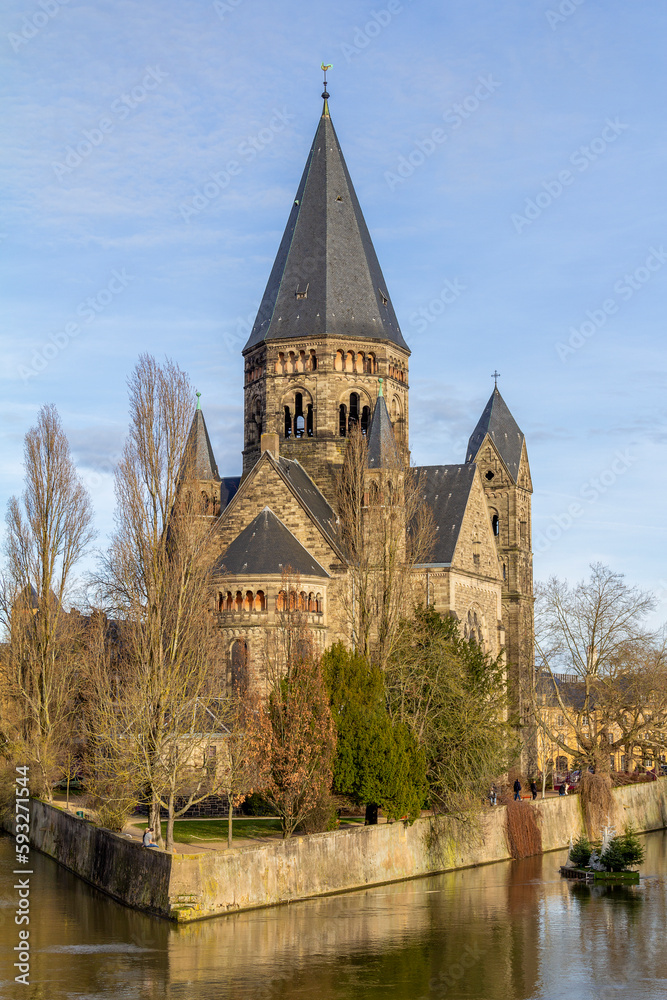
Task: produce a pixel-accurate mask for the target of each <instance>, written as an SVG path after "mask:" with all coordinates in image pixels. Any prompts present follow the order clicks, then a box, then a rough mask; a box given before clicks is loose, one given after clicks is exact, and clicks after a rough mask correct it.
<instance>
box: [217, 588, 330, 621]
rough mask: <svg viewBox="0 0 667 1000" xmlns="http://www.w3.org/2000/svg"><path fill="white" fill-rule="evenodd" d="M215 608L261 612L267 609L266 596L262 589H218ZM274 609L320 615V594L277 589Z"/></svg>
mask: <svg viewBox="0 0 667 1000" xmlns="http://www.w3.org/2000/svg"><path fill="white" fill-rule="evenodd" d="M216 608H217V611H218V612H220V613H222V612H225V611H232V612H236V613H241V614H243V613H245V614H250V613H254V612H258V613H262V612H266V611H268V602H267V596H266V593H265V592H264V591H263V590H257V591H252V590H246V591H245V592H244V591H242V590H237V591H236V592H235V593H234V592H232V591H231V590H228V591H227V592H223V591H222V590H219V591H218V595H217V598H216ZM275 610H276V611H306V612H308V613H309V614H312V615H321V614H322V613H323V603H322V595H321V594H319V593H315V592H314V591H312V590H311V591H310V593H307V592H306V591H305V590H301V591H296V590H290V591H287V590H279V591H278V593H277V594H276V599H275Z"/></svg>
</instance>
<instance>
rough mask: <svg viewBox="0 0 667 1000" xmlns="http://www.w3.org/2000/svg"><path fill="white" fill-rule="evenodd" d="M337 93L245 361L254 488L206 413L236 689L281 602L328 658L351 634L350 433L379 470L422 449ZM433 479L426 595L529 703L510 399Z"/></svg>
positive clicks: (427, 480)
mask: <svg viewBox="0 0 667 1000" xmlns="http://www.w3.org/2000/svg"><path fill="white" fill-rule="evenodd" d="M323 96H324V108H323V112H322V116H321V118H320V120H319V123H318V126H317V130H316V132H315V138H314V140H313V143H312V147H311V149H310V153H309V155H308V159H307V161H306V166H305V169H304V172H303V176H302V178H301V182H300V184H299V186H298V189H297V192H296V195H295V198H294V201H293V203H292V206H291V209H290V213H289V218H288V220H287V226H286V228H285V232H284V235H283V238H282V241H281V243H280V246H279V248H278V253H277V255H276V258H275V262H274V264H273V268H272V270H271V274H270V276H269V280H268V283H267V286H266V290H265V292H264V296H263V298H262V302H261V305H260V308H259V312H258V314H257V319H256V321H255V324H254V327H253V329H252V332H251V334H250V337H249V339H248V342H247V343H246V345H245V347H244V349H243V357H244V359H245V403H244V408H245V416H244V443H243V475H242V476H241V477H240V478H224V477H223V478H221V477H220V476H219V474H218V469H217V466H216V463H215V459H214V457H213V451H212V448H211V444H210V441H209V437H208V433H207V431H206V425H205V422H204V417H203V413H202V411H201V410H199V409H198V410H197V413H196V415H195V419H194V422H193V425H192V430H191V444H192V445H193V446H194V449H195V454H196V456H197V476H198V477H199V479H200V483H201V490H202V492H203V493H204V494H205V495H206V496H208V497H209V498H210V503H211V504H212V505H213V506H212V507H209V509H211V510H213V511H214V513H215V514H216V516H217V515H218V514H219V516H218V517H217V522H216V526H215V531H216V551H215V561H214V564H213V567H212V579H213V585H214V594H215V597H214V600H215V611H216V613H217V615H218V619H219V625H220V628H221V634H222V635H223V636H224V643H223V645H224V655H225V656H226V658H227V670H228V676H229V677H230V679H232V675H234V680H241V677H240V675H241V674H247V677H248V679H249V680H250V681H251V682H254V683H261V670H262V650H263V649H264V648H265V639H266V636H267V634H270V631H271V630H272V629H274V628H275V627H276V622H277V612H280V611H281V609H282V608H283V607H286V606H294V607H298V608H300V609H301V610H302V611H303V612H305V613H306V614H307V616H308V621H309V624H310V626H311V628H312V630H313V632H314V633H315V634H316V635H317V636H318V637H319V641H320V643H321V645H328V644H330V643H331V642H334V641H336V640H337V639H338V638H345V636H343V635H342V634H341V632H340V625H339V623H338V618H337V614H336V610H337V605H338V604H339V602H340V600H341V595H342V594H343V592H344V588H345V587H346V586H348V585H349V581H348V573H347V561H346V555H345V551H344V548H343V545H342V540H341V531H340V525H339V524H338V523H337V518H336V512H335V507H336V481H337V478H338V477H339V476H340V472H341V467H342V463H343V456H344V452H345V447H346V444H347V439H348V436H349V432H350V429H351V427H353V426H354V425H356V424H359V425H360V426H361V429H362V431H363V433H364V434H365V435H366V438H367V445H368V456H369V458H368V464H369V466H370V467H371V469H369V474H370V472H371V471H372V469H381V468H382V466H383V463H385V462H388V461H389V459H390V456H391V454H392V453H395V450H396V442H398V443H399V445H402V446H404V447H405V448H407V447H408V435H409V407H408V403H409V395H408V387H409V378H408V371H409V358H410V350H409V348H408V345H407V344H406V342H405V340H404V339H403V335H402V333H401V330H400V327H399V324H398V320H397V318H396V314H395V313H394V308H393V305H392V302H391V298H390V296H389V290H388V287H387V284H386V282H385V279H384V276H383V274H382V271H381V269H380V265H379V263H378V259H377V257H376V254H375V249H374V247H373V243H372V241H371V237H370V234H369V232H368V228H367V226H366V223H365V221H364V217H363V214H362V211H361V207H360V205H359V202H358V200H357V196H356V193H355V190H354V187H353V185H352V180H351V178H350V175H349V173H348V170H347V166H346V164H345V160H344V158H343V154H342V151H341V148H340V145H339V142H338V138H337V136H336V132H335V130H334V126H333V123H332V121H331V117H330V114H329V107H328V100H327V98H328V95H327V94H326V91H325V94H324V95H323ZM420 472H421V475H422V481H423V484H424V497H425V499H426V501H427V502H428V503H429V504H430V506H431V507H432V510H433V513H434V515H435V524H436V525H437V531H436V542H435V545H434V547H433V549H432V552H431V556H430V559H429V562H428V564H424V565H422V566H420V567H419V569H418V579H417V581H416V586H415V594H416V597H417V599H421V600H424V601H426V600H429V601H430V602H431V603H433V604H435V607H436V609H437V610H438V611H440V612H442V613H446V612H452V613H454V614H456V615H457V617H458V619H459V621H460V622H461V627H462V629H463V630H464V631H465V632H466V634H469V635H471V636H472V637H474V638H475V639H476V640H477V641H480V642H482V643H483V644H484V647H485V648H486V649H487V650H488V651H489V652H490V653H491V654H493V655H495V654H497V653H498V652H499V651H500V650H501V648H503V647H504V648H505V650H506V654H507V661H508V666H509V672H510V681H511V684H512V688H513V691H514V692H515V697H516V696H517V695H518V692H519V689H520V688H521V687H522V684H521V679H524V680H527V678H529V677H530V675H531V670H532V555H531V542H530V539H531V524H530V498H531V492H532V485H531V479H530V469H529V465H528V456H527V452H526V445H525V441H524V436H523V434H522V432H521V431H520V429H519V427H518V426H517V424H516V422H515V420H514V418H513V417H512V414H511V413H510V411H509V409H508V408H507V405H506V404H505V402H504V400H503V398H502V396H501V395H500V393H499V391H498V389H497V387H496V388H495V389H494V391H493V393H492V395H491V397H490V399H489V401H488V403H487V405H486V407H485V409H484V412H483V413H482V415H481V417H480V419H479V422H478V424H477V426H476V427H475V428H474V430H473V432H472V435H471V437H470V441H469V443H468V449H467V454H466V455H465V461H464V462H463V463H462V464H460V465H429V466H425V467H423V468H422V469H421V470H420ZM371 478H372V477H371ZM218 504H219V508H218ZM288 567H290V568H291V571H292V573H293V578H294V579H298V587H297V588H296V589H295V590H294V592H292V593H284V571H285V570H287V568H288ZM297 590H298V592H297Z"/></svg>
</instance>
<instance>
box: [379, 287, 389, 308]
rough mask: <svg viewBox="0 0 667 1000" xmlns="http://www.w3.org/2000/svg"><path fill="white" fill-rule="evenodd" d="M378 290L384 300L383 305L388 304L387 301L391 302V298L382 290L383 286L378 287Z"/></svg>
mask: <svg viewBox="0 0 667 1000" xmlns="http://www.w3.org/2000/svg"><path fill="white" fill-rule="evenodd" d="M378 292H379V293H380V299H381V301H382V305H383V306H386V304H387V302H389V299H388V298H387V296H386V295H385V293H384V292H383V291H382V289H381V288H378Z"/></svg>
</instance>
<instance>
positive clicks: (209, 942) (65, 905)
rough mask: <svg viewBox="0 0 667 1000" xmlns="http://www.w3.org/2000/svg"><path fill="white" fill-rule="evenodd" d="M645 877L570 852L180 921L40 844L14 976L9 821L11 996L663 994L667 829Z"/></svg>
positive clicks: (653, 846) (2, 858)
mask: <svg viewBox="0 0 667 1000" xmlns="http://www.w3.org/2000/svg"><path fill="white" fill-rule="evenodd" d="M642 841H643V842H644V844H645V846H646V861H645V863H644V865H643V867H642V870H641V874H642V878H641V883H640V884H639V885H638V886H628V887H607V888H602V887H600V888H593V887H588V886H585V885H581V884H578V883H574V882H572V881H565V880H563V879H561V878H560V877H559V875H558V866H559V865H560V864H561V863H562V862H563V861H564V860H565V854H564V853H561V852H557V853H552V854H546V855H544V856H542V857H536V858H528V859H527V860H525V861H518V862H500V863H498V864H493V865H486V866H484V867H481V868H473V869H466V870H464V871H457V872H451V873H448V874H445V875H437V876H432V877H429V878H423V879H416V880H414V881H412V882H404V883H401V884H398V885H391V886H379V887H377V888H374V889H366V890H363V891H359V892H353V893H346V894H344V895H338V896H329V897H327V898H324V899H317V900H307V901H305V902H301V903H292V904H290V905H288V906H279V907H274V908H272V909H266V910H255V911H253V912H250V913H240V914H235V915H232V916H228V917H220V918H217V919H215V920H207V921H202V922H200V923H196V924H190V925H188V926H185V927H177V926H174V925H171V924H169V923H167V922H166V921H162V920H157V919H153V918H150V917H145V916H143V915H141V914H138V913H135V912H133V911H132V910H129V909H126V908H125V907H123V906H121V905H120V904H118V903H115V902H114V901H113V900H111V899H109V898H107V897H106V896H104V895H103V894H102V893H99V892H97V891H96V890H95V889H92V888H91V887H90V886H88V885H86V884H85V883H83V882H81V881H80V880H79V879H77V878H76V877H75V876H74V875H71V874H70V873H69V872H67V871H65V870H64V869H63V868H61V867H60V866H59V865H57V864H56V863H55V862H54V861H51V859H49V858H46V857H44V856H42V855H40V854H38V853H37V852H36V851H33V852H32V853H31V858H30V860H31V864H32V871H33V873H34V874H33V875H32V876H31V877H30V928H29V929H30V945H31V949H30V950H31V958H30V986H28V987H26V986H22V985H18V984H15V983H14V981H13V976H14V974H15V972H14V970H13V969H12V963H13V962H14V961H15V960H16V959H15V954H16V953H14V952H13V951H12V948H13V947H14V945H16V944H17V943H18V930H19V928H18V927H17V926H16V925H15V923H14V911H15V909H16V905H17V890H16V889H14V888H13V885H14V883H15V882H16V877H15V876H14V875H13V874H12V872H13V868H14V850H13V841H12V840H11V839H10V838H9V837H6V836H1V837H0V945H1V948H2V969H1V970H0V997H2V1000H5V998H7V1000H14V998H15V997H26V998H27V997H30V998H40V1000H64V998H70V997H71V998H74V997H76V998H86V1000H121V998H132V1000H158V998H159V1000H162V998H166V1000H176V998H179V1000H181V998H183V1000H186V998H187V1000H219V998H225V1000H226V998H230V1000H231V998H233V1000H348V998H350V1000H352V998H355V1000H381V998H382V1000H387V998H391V1000H426V998H440V1000H445V998H446V1000H529V998H544V1000H560V998H568V1000H589V998H590V1000H611V998H612V997H613V998H623V1000H625V998H628V1000H649V998H651V1000H653V998H661V1000H664V998H665V997H666V996H667V947H666V945H665V933H666V928H667V921H666V917H667V913H666V909H667V832H666V833H663V832H660V833H652V834H648V835H647V836H646V837H643V838H642Z"/></svg>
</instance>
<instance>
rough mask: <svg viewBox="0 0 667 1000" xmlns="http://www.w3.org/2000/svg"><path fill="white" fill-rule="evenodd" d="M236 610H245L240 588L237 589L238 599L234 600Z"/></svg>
mask: <svg viewBox="0 0 667 1000" xmlns="http://www.w3.org/2000/svg"><path fill="white" fill-rule="evenodd" d="M234 610H235V611H243V594H242V593H241V591H240V590H237V591H236V599H235V601H234Z"/></svg>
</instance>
